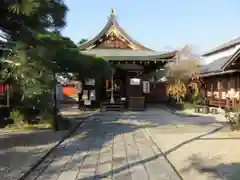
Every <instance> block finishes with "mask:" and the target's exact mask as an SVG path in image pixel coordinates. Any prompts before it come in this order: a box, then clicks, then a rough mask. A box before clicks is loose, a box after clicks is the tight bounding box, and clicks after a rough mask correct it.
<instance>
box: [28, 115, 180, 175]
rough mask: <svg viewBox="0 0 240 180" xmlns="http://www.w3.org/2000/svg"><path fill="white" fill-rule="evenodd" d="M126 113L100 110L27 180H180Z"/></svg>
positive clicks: (144, 133) (141, 126) (143, 126)
mask: <svg viewBox="0 0 240 180" xmlns="http://www.w3.org/2000/svg"><path fill="white" fill-rule="evenodd" d="M128 116H129V115H124V114H122V113H117V112H116V113H114V112H104V113H101V114H100V115H99V116H98V117H96V119H95V120H92V121H86V122H84V124H83V125H82V126H81V127H80V128H79V129H78V131H77V132H76V133H75V134H74V135H73V136H72V137H71V138H69V139H68V140H67V141H65V142H64V143H63V144H61V146H60V147H58V148H57V149H56V151H55V152H54V153H52V154H51V155H50V156H49V157H48V158H47V159H46V160H45V161H44V162H43V163H42V164H41V165H40V166H39V167H38V168H37V169H36V170H35V171H33V172H32V173H31V174H30V176H29V177H28V178H27V179H29V180H32V179H38V180H50V179H51V180H55V179H57V180H65V179H68V180H75V179H78V180H90V179H121V180H122V179H124V180H125V179H126V180H128V179H136V180H139V179H141V180H145V179H146V180H148V179H152V180H159V179H161V180H180V178H179V177H178V175H177V174H176V172H175V171H174V169H173V168H172V167H171V165H170V164H169V163H168V162H167V161H166V159H165V158H164V156H162V153H161V152H159V150H158V147H157V146H156V144H155V143H154V142H153V140H152V139H150V138H148V136H146V132H145V128H147V127H151V126H150V125H142V124H141V123H139V122H138V121H135V120H130V119H129V118H128Z"/></svg>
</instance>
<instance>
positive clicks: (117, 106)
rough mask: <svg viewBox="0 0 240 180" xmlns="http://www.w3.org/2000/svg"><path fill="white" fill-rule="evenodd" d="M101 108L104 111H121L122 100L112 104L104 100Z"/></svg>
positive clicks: (122, 106) (122, 107)
mask: <svg viewBox="0 0 240 180" xmlns="http://www.w3.org/2000/svg"><path fill="white" fill-rule="evenodd" d="M101 110H105V111H122V110H124V102H118V103H114V104H110V103H109V102H105V103H103V104H102V107H101Z"/></svg>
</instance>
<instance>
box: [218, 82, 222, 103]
mask: <svg viewBox="0 0 240 180" xmlns="http://www.w3.org/2000/svg"><path fill="white" fill-rule="evenodd" d="M221 101H222V81H221V80H219V81H218V106H219V107H221Z"/></svg>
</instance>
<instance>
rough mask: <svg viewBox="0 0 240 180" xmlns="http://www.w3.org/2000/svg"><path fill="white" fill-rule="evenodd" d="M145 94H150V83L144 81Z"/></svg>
mask: <svg viewBox="0 0 240 180" xmlns="http://www.w3.org/2000/svg"><path fill="white" fill-rule="evenodd" d="M143 92H144V93H150V83H149V82H148V81H143Z"/></svg>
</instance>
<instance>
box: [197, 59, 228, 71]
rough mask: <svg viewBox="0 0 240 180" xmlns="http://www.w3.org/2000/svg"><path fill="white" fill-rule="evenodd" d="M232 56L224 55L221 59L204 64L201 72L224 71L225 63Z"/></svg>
mask: <svg viewBox="0 0 240 180" xmlns="http://www.w3.org/2000/svg"><path fill="white" fill-rule="evenodd" d="M230 58H231V56H227V57H222V58H220V59H216V60H215V61H213V62H211V63H209V64H207V65H205V66H202V67H201V74H208V73H217V72H221V71H223V65H224V64H225V63H227V61H228V60H229V59H230Z"/></svg>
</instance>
